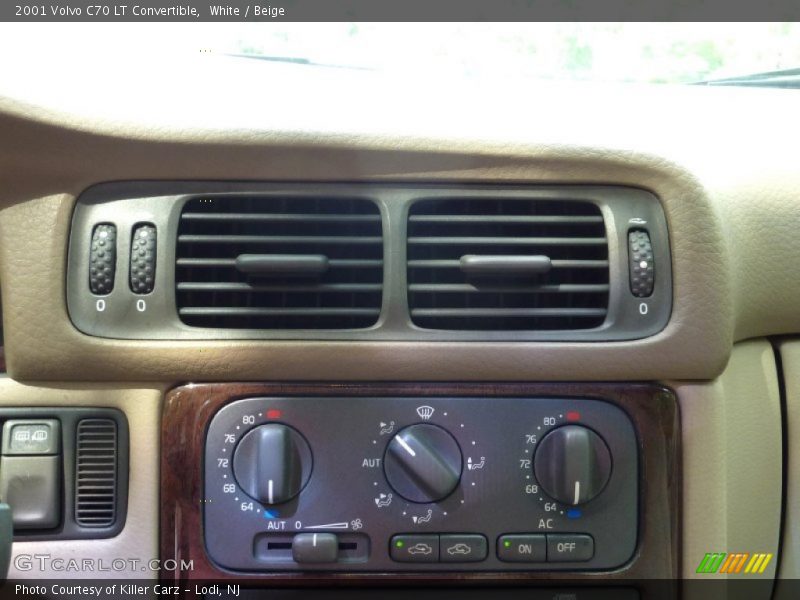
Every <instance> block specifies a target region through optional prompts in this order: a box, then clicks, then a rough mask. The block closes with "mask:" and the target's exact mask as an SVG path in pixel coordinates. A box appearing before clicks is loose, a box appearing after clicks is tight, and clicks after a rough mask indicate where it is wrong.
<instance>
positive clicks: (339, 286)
mask: <svg viewBox="0 0 800 600" xmlns="http://www.w3.org/2000/svg"><path fill="white" fill-rule="evenodd" d="M381 288H382V286H381V284H380V283H320V284H316V285H313V284H312V285H303V284H300V285H291V284H281V285H258V284H251V283H239V282H232V283H226V282H205V281H201V282H197V283H194V282H181V283H179V284H178V291H181V292H190V291H215V292H342V293H349V292H380V291H381Z"/></svg>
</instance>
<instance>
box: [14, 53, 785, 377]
mask: <svg viewBox="0 0 800 600" xmlns="http://www.w3.org/2000/svg"><path fill="white" fill-rule="evenodd" d="M36 60H37V59H36V58H31V59H26V60H22V61H19V62H16V61H7V63H5V64H3V65H2V66H0V82H1V83H0V131H2V132H3V133H2V136H0V282H1V283H2V299H3V308H4V321H5V338H6V339H5V343H6V355H7V361H8V369H9V372H10V374H11V375H12V376H13V377H14V378H16V379H19V380H62V381H64V380H92V381H105V380H126V381H135V380H140V381H145V380H150V381H152V380H157V381H169V382H176V381H185V380H193V381H199V380H231V379H240V380H244V379H251V380H252V379H277V378H279V379H284V380H291V379H305V380H309V379H317V380H343V379H350V380H353V379H361V380H375V379H384V380H387V379H388V380H411V379H413V380H453V379H457V380H581V379H583V380H613V379H618V380H634V379H638V380H648V379H662V378H668V379H684V380H690V379H710V378H713V377H715V376H716V375H718V374H719V373H721V372H722V370H723V368H724V366H725V364H726V361H727V360H728V357H729V354H730V351H731V347H732V344H733V341H734V340H736V339H744V338H749V337H755V336H760V335H767V334H776V333H786V332H794V331H800V311H797V310H796V309H795V304H796V303H795V298H796V297H798V294H800V278H798V277H796V274H795V266H794V265H796V264H797V263H798V259H800V238H798V237H797V236H796V235H795V232H796V230H797V229H798V227H800V201H799V200H798V194H800V159H798V158H797V154H796V152H794V151H793V149H792V146H791V144H790V140H796V139H797V138H798V135H799V134H800V121H798V120H797V119H796V107H797V96H796V94H795V93H794V92H792V91H782V90H777V91H776V90H771V91H770V90H752V89H730V88H728V89H717V88H698V87H689V86H685V87H659V86H634V85H630V86H603V85H589V84H585V85H583V84H581V85H577V84H539V83H521V82H518V81H508V80H502V81H498V82H494V83H492V82H489V83H486V82H481V83H480V84H477V83H476V82H472V83H470V82H445V81H438V80H437V81H433V80H431V81H414V82H413V85H412V83H411V82H404V81H402V80H397V79H394V78H390V77H387V76H383V75H381V74H375V73H369V72H367V73H362V72H349V71H346V70H337V71H336V73H331V72H330V70H325V69H318V68H315V67H308V68H307V69H306V70H302V69H301V70H298V67H296V66H291V65H290V66H286V65H280V66H265V65H263V64H261V63H258V62H256V61H236V60H233V59H223V58H218V57H210V58H209V59H208V60H205V61H202V60H199V59H198V60H197V61H193V62H189V63H186V64H183V63H182V64H180V65H174V64H171V63H169V61H164V63H163V64H160V65H159V66H158V68H156V67H155V66H154V65H150V64H144V65H143V64H135V65H125V64H122V65H120V68H119V70H118V71H113V72H104V73H103V77H104V79H103V85H102V86H100V85H83V84H85V83H87V82H88V81H89V79H88V77H89V75H88V74H89V72H90V70H91V65H83V66H82V67H81V70H80V75H81V76H84V77H86V78H87V79H85V80H81V79H80V78H77V79H76V74H75V72H74V70H73V71H71V70H70V69H69V68H67V66H68V65H66V64H62V65H59V57H57V56H56V57H48V62H47V64H44V63H43V64H32V62H35V61H36ZM12 62H13V64H11V63H12ZM31 69H38V70H37V71H36V72H37V73H42V72H43V73H46V74H47V77H38V78H31V77H30V75H29V74H30V72H31ZM33 79H36V81H32V80H33ZM211 83H213V85H211ZM431 89H435V93H430V92H431ZM200 90H202V93H200ZM745 117H746V118H745ZM784 140H785V142H784ZM141 179H149V180H177V179H183V180H188V179H191V180H198V179H208V180H256V181H257V180H262V181H277V180H280V181H287V180H291V181H414V182H451V183H452V182H463V183H468V182H484V183H485V182H497V183H501V182H513V183H517V184H519V183H530V184H541V183H547V184H558V183H573V184H574V183H587V184H589V183H591V184H616V185H629V186H637V187H642V188H646V189H648V190H651V191H653V192H654V193H655V194H656V195H657V196H659V197H660V199H661V200H662V202H663V205H664V209H665V212H666V215H667V219H668V225H669V228H670V232H671V244H672V247H671V251H672V259H673V278H674V301H673V314H672V318H671V321H670V323H669V324H668V326H667V327H666V328H665V329H664V330H663V331H662V332H661V333H659V334H657V335H655V336H653V337H651V338H647V339H644V340H639V341H634V342H625V343H592V344H575V343H469V344H463V343H446V342H436V343H411V342H380V343H379V342H360V343H352V342H348V343H337V342H311V341H306V342H301V341H283V342H275V341H272V342H253V341H225V342H168V341H165V342H141V341H139V342H133V341H120V340H110V339H98V338H92V337H89V336H86V335H83V334H81V333H79V332H78V331H77V330H76V329H75V328H74V327H73V326H72V324H71V323H70V321H69V318H68V315H67V313H66V308H65V261H66V247H67V240H68V234H69V223H70V218H71V214H72V209H73V206H74V202H75V198H76V197H77V196H78V195H79V194H80V193H81V192H82V191H83V190H84V189H86V188H87V187H89V186H91V185H93V184H96V183H99V182H105V181H119V180H141Z"/></svg>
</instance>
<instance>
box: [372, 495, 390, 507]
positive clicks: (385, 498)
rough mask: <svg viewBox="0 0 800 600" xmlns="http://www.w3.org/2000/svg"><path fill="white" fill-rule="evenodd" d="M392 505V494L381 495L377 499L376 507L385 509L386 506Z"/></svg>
mask: <svg viewBox="0 0 800 600" xmlns="http://www.w3.org/2000/svg"><path fill="white" fill-rule="evenodd" d="M391 503H392V495H391V494H380V495H379V496H378V497H377V498H375V505H376V506H377V507H378V508H383V507H384V506H389V505H390V504H391Z"/></svg>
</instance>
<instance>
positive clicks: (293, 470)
mask: <svg viewBox="0 0 800 600" xmlns="http://www.w3.org/2000/svg"><path fill="white" fill-rule="evenodd" d="M311 460H312V459H311V448H309V446H308V443H307V442H306V440H305V439H304V438H303V436H302V435H300V433H298V432H297V431H296V430H295V429H292V428H291V427H287V426H286V425H280V424H278V423H270V424H268V425H260V426H258V427H256V428H255V429H253V430H251V431H249V432H247V434H246V435H245V436H244V437H243V438H242V441H240V442H239V445H238V446H236V454H235V455H234V457H233V472H234V475H235V476H236V481H237V482H239V485H240V486H241V487H242V489H243V490H244V491H245V492H246V493H247V495H248V496H250V497H252V498H254V499H256V500H258V501H259V502H261V503H262V504H283V503H284V502H288V501H289V500H291V499H292V498H294V497H295V496H297V494H299V493H300V490H302V489H303V487H304V486H305V485H306V483H307V482H308V478H309V477H310V475H311Z"/></svg>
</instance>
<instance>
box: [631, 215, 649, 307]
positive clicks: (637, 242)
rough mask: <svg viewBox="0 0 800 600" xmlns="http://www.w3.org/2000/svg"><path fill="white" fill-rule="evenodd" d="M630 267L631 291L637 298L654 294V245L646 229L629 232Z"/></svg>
mask: <svg viewBox="0 0 800 600" xmlns="http://www.w3.org/2000/svg"><path fill="white" fill-rule="evenodd" d="M628 269H629V271H630V279H631V293H632V294H633V295H634V296H636V297H637V298H647V297H649V296H652V295H653V285H654V283H655V274H656V273H655V270H656V269H655V262H654V259H653V245H652V243H651V242H650V236H649V235H648V233H647V232H646V231H642V230H635V231H631V232H629V233H628Z"/></svg>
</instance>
